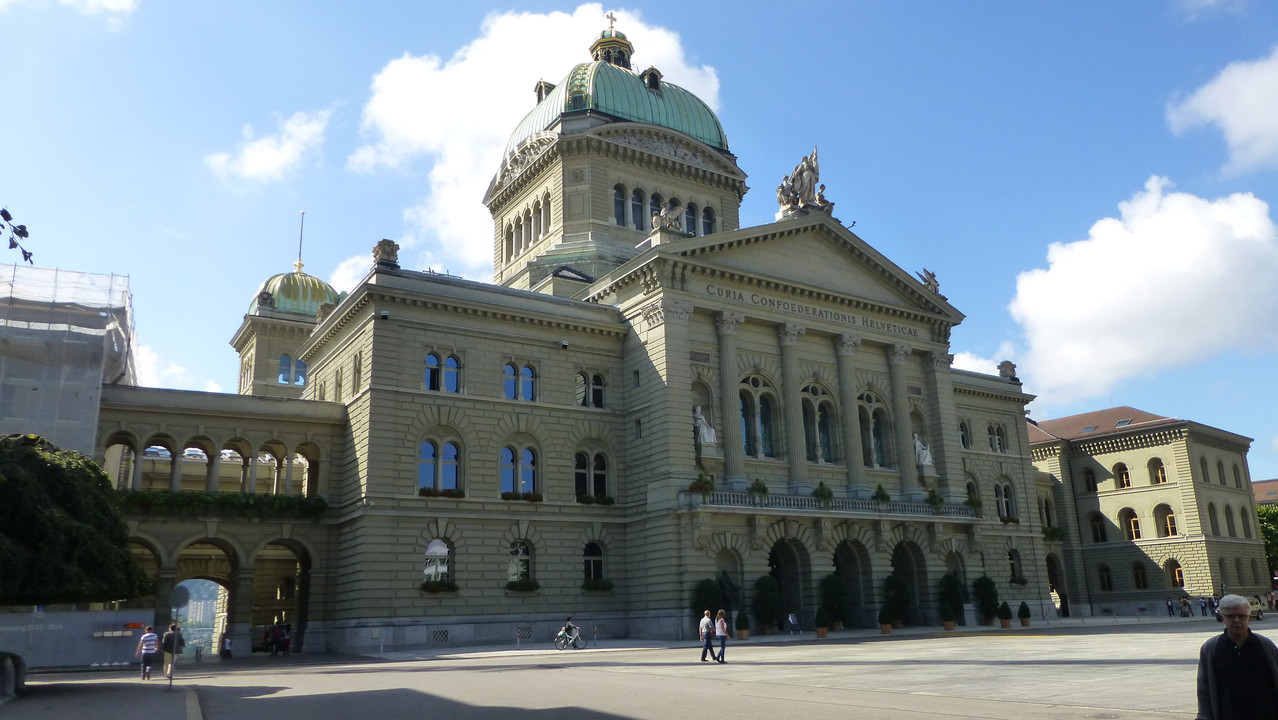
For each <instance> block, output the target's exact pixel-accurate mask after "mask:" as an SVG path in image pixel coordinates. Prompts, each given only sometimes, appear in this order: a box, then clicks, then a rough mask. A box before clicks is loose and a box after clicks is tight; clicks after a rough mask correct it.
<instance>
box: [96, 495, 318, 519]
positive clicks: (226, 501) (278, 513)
mask: <svg viewBox="0 0 1278 720" xmlns="http://www.w3.org/2000/svg"><path fill="white" fill-rule="evenodd" d="M117 497H118V498H119V499H120V510H121V511H122V512H125V513H137V514H145V515H186V516H198V515H223V516H230V517H258V518H304V519H310V520H315V519H318V518H319V517H320V516H321V515H323V514H324V511H325V510H327V509H328V501H326V500H325V499H324V498H322V497H319V496H309V497H308V496H302V495H256V494H255V495H249V494H247V493H241V492H185V491H183V492H172V491H170V490H122V491H119V492H118V493H117Z"/></svg>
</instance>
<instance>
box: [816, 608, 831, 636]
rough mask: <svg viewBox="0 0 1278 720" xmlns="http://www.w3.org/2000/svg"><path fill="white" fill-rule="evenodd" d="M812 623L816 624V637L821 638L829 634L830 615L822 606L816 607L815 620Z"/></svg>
mask: <svg viewBox="0 0 1278 720" xmlns="http://www.w3.org/2000/svg"><path fill="white" fill-rule="evenodd" d="M813 622H814V623H815V624H816V636H817V637H819V638H823V637H826V636H827V635H829V634H830V615H829V613H827V612H826V611H825V608H824V607H823V606H820V605H818V606H817V611H816V618H814V620H813Z"/></svg>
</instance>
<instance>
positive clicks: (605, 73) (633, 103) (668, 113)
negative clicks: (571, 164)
mask: <svg viewBox="0 0 1278 720" xmlns="http://www.w3.org/2000/svg"><path fill="white" fill-rule="evenodd" d="M618 34H620V33H618ZM588 110H590V111H595V112H598V113H603V114H606V115H610V116H612V117H615V118H617V119H618V120H627V121H631V122H640V123H648V124H651V125H660V126H661V127H666V128H670V129H671V130H678V131H679V132H681V133H684V134H686V135H690V136H692V137H694V138H696V139H697V140H700V141H701V142H703V143H705V144H707V145H709V146H711V147H714V148H718V149H720V150H727V149H728V137H727V135H726V134H724V132H723V126H722V125H721V124H719V118H717V117H715V114H714V112H713V111H711V110H710V108H709V106H707V105H706V104H705V103H704V102H702V101H701V98H698V97H697V96H696V95H693V94H692V93H691V92H688V91H687V90H684V89H683V88H681V87H679V86H678V85H672V84H670V83H668V82H665V81H663V80H661V79H660V73H658V72H656V71H655V70H651V69H650V70H645V71H644V72H643V73H642V74H636V73H635V72H634V71H633V70H630V69H629V68H625V67H620V66H618V65H615V64H613V63H609V62H607V61H605V60H596V61H594V62H589V63H582V64H581V65H578V66H576V67H574V68H573V69H572V72H570V73H568V77H566V78H564V80H563V82H561V83H559V85H557V86H556V87H555V89H554V90H551V91H550V93H549V94H548V95H546V97H545V98H544V99H543V100H542V101H541V102H540V103H538V104H537V107H535V108H533V110H532V112H530V113H528V115H527V116H525V117H524V119H523V120H522V121H520V123H519V125H518V126H516V127H515V131H514V132H513V133H512V134H511V136H510V141H509V142H507V143H506V157H510V156H511V155H512V154H514V153H515V152H517V151H518V150H519V148H520V147H522V146H523V144H524V143H525V142H527V141H528V140H529V139H531V138H533V137H534V136H536V135H538V134H540V133H542V132H544V131H545V130H546V129H547V128H549V127H550V126H551V125H552V124H554V122H555V121H556V120H557V119H558V118H559V117H560V116H561V115H565V114H567V113H574V112H583V111H588Z"/></svg>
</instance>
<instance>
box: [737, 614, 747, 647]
mask: <svg viewBox="0 0 1278 720" xmlns="http://www.w3.org/2000/svg"><path fill="white" fill-rule="evenodd" d="M737 639H738V640H749V639H750V616H749V615H747V614H746V611H745V608H741V609H740V610H738V611H737Z"/></svg>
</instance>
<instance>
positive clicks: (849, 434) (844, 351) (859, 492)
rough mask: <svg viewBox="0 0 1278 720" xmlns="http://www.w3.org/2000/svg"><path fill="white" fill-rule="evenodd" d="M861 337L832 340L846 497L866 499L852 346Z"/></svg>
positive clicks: (849, 336)
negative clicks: (836, 357)
mask: <svg viewBox="0 0 1278 720" xmlns="http://www.w3.org/2000/svg"><path fill="white" fill-rule="evenodd" d="M860 344H861V338H859V337H857V336H856V335H849V334H844V335H839V336H838V337H836V338H835V339H834V348H835V352H836V353H837V355H838V358H839V405H840V406H842V408H843V423H842V425H843V438H842V440H843V462H844V464H846V465H847V471H848V478H847V491H848V495H849V496H850V497H869V495H870V489H869V488H868V487H866V484H865V457H864V455H863V454H862V452H861V415H860V413H859V412H857V408H858V405H857V400H856V395H857V392H856V391H857V382H856V346H857V345H860Z"/></svg>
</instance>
